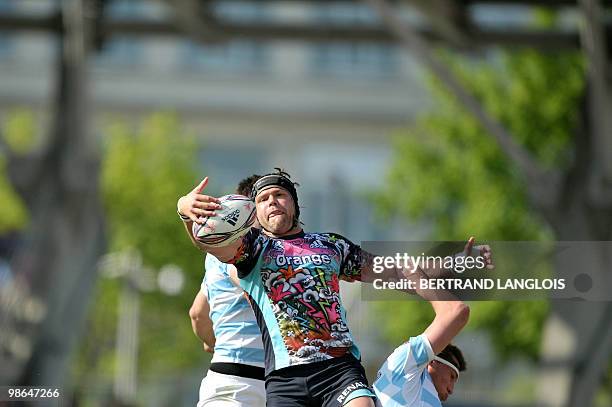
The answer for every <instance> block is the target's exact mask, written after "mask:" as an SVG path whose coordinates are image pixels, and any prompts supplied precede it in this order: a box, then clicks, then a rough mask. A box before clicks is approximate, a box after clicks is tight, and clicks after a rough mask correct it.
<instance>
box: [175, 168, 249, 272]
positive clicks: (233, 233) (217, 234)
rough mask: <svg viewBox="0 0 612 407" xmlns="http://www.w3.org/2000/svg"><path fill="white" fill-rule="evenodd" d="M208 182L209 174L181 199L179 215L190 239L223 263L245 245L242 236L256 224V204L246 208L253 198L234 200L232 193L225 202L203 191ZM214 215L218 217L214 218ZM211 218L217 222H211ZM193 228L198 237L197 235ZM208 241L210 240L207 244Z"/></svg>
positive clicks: (178, 205)
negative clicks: (254, 222)
mask: <svg viewBox="0 0 612 407" xmlns="http://www.w3.org/2000/svg"><path fill="white" fill-rule="evenodd" d="M206 185H208V177H205V178H204V179H203V180H202V182H200V183H199V184H198V185H197V186H196V187H195V188H194V189H193V190H191V191H190V192H189V193H188V194H187V195H185V196H182V197H181V198H179V200H178V202H177V210H178V214H179V216H180V217H181V219H182V220H183V222H184V224H185V231H186V232H187V235H188V236H189V239H190V240H191V242H192V243H193V244H194V245H195V246H196V247H197V248H199V249H200V250H202V251H205V252H207V253H210V254H212V255H214V256H215V257H217V258H218V259H219V260H220V261H222V262H228V261H230V260H232V259H233V258H234V257H235V256H236V253H237V252H238V250H239V249H240V247H241V245H242V236H243V235H244V234H246V233H247V232H248V230H249V228H250V225H251V224H252V223H253V220H254V215H253V216H251V215H252V213H251V209H253V211H254V206H253V208H251V207H248V208H247V206H248V205H250V201H248V202H246V201H245V198H244V197H242V199H232V198H231V197H232V196H227V197H229V198H227V199H226V200H224V201H222V200H221V199H219V198H215V197H213V196H210V195H206V194H203V193H202V192H203V191H204V189H205V188H206ZM234 197H235V196H234ZM222 198H223V197H222ZM236 210H237V211H236ZM225 212H228V213H225ZM215 217H217V218H219V219H214V218H215ZM207 219H208V222H207ZM211 219H212V220H214V222H212V221H210V220H211ZM216 228H217V229H218V230H216ZM225 229H227V230H225ZM194 230H195V231H196V233H198V236H196V235H195V234H194ZM205 242H206V243H205ZM208 242H211V243H210V244H207V243H208ZM212 242H215V243H214V244H213V243H212Z"/></svg>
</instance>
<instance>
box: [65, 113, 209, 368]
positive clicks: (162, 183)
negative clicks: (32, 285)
mask: <svg viewBox="0 0 612 407" xmlns="http://www.w3.org/2000/svg"><path fill="white" fill-rule="evenodd" d="M196 153H197V145H196V143H195V141H194V138H193V137H191V136H189V135H186V134H184V131H183V130H182V129H181V127H180V126H179V123H178V120H177V118H176V117H175V116H174V115H171V114H155V115H153V116H151V117H150V118H148V119H146V120H145V121H144V123H143V124H142V126H141V127H140V128H138V129H137V130H134V129H132V128H130V127H129V126H128V125H126V124H125V123H113V124H112V125H110V126H109V127H108V131H107V137H106V145H105V154H104V159H103V163H102V175H101V188H102V193H103V199H104V207H105V210H106V217H107V226H108V237H109V251H112V252H118V251H125V250H137V251H138V252H140V254H141V255H142V258H143V263H144V265H145V266H147V267H151V268H154V269H156V270H158V269H159V268H160V267H162V266H163V265H166V264H175V265H178V266H180V267H181V268H182V270H183V272H184V273H185V277H186V283H185V286H184V289H183V292H182V293H181V294H180V295H177V296H175V297H169V296H166V295H163V294H161V293H160V292H158V291H153V292H151V293H147V294H143V295H142V297H141V322H140V346H139V368H138V370H139V372H150V371H155V372H156V374H164V373H169V372H173V371H179V370H181V371H182V370H183V369H184V368H186V367H192V366H194V365H196V366H197V365H198V364H199V363H202V361H203V359H204V358H205V356H204V352H203V350H202V346H201V344H200V342H199V340H198V339H197V338H196V337H195V336H194V334H193V332H192V331H191V325H190V322H189V317H188V310H189V307H190V305H191V303H192V301H193V298H194V296H195V294H196V293H197V291H198V290H199V286H200V282H201V279H202V272H203V267H202V266H203V256H202V253H201V252H199V251H198V250H196V249H194V248H193V247H192V245H191V243H190V242H189V239H188V237H187V236H186V234H185V230H184V226H183V223H182V222H181V221H180V219H179V218H178V216H177V214H176V201H177V199H178V198H179V197H180V196H181V195H184V194H185V193H186V192H187V190H188V189H189V188H190V187H191V186H192V185H196V184H197V181H198V179H197V175H196V169H195V163H196ZM119 284H120V283H119V282H118V281H117V280H107V279H102V280H101V281H100V283H99V285H98V288H97V293H96V296H95V301H94V305H93V307H92V310H91V314H90V323H89V325H90V329H91V332H92V335H88V336H87V337H86V338H85V341H84V342H85V343H84V344H83V345H82V348H81V353H80V362H81V363H80V365H79V367H78V368H77V375H78V374H80V373H82V372H91V371H92V370H93V371H95V372H96V373H98V374H99V373H102V374H108V375H110V374H111V373H112V371H113V369H114V365H113V363H114V362H113V361H114V350H115V335H116V324H117V310H116V309H117V298H118V292H119V289H120V285H119Z"/></svg>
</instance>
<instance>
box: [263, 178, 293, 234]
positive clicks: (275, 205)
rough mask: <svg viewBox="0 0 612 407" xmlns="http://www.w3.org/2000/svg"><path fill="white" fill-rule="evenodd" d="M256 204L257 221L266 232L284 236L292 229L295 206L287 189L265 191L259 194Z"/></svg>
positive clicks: (276, 188) (274, 188)
mask: <svg viewBox="0 0 612 407" xmlns="http://www.w3.org/2000/svg"><path fill="white" fill-rule="evenodd" d="M255 204H256V205H257V219H258V220H259V223H260V224H261V226H262V227H263V228H264V229H265V230H267V231H269V232H271V233H273V234H275V235H283V234H285V233H287V232H289V231H290V230H291V229H292V227H293V218H294V216H295V204H294V202H293V198H292V197H291V195H290V194H289V192H287V190H286V189H284V188H278V187H272V188H268V189H265V190H263V191H262V192H260V193H259V194H257V196H256V197H255Z"/></svg>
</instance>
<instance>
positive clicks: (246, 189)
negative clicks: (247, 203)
mask: <svg viewBox="0 0 612 407" xmlns="http://www.w3.org/2000/svg"><path fill="white" fill-rule="evenodd" d="M260 178H261V175H257V174H253V175H251V176H250V177H246V178H245V179H243V180H242V181H240V182H239V183H238V187H237V188H236V193H237V194H239V195H244V196H251V190H252V189H253V185H254V184H255V183H256V182H257V181H258V180H259V179H260Z"/></svg>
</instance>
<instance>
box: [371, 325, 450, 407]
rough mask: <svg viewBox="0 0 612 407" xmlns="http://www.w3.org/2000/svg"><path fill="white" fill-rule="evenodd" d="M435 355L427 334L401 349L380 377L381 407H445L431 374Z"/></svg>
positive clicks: (377, 377)
mask: <svg viewBox="0 0 612 407" xmlns="http://www.w3.org/2000/svg"><path fill="white" fill-rule="evenodd" d="M434 356H435V355H434V353H433V350H432V348H431V344H430V343H429V340H428V339H427V337H426V336H425V334H422V335H419V336H417V337H416V338H410V340H409V341H408V342H406V343H404V344H403V345H401V346H399V347H398V348H397V349H395V351H394V352H393V353H392V354H391V356H389V357H388V358H387V360H386V361H385V363H384V364H383V365H382V367H381V368H380V370H379V371H378V375H377V376H376V381H375V382H374V385H373V387H374V392H375V393H376V396H377V397H378V402H379V403H380V404H377V406H383V407H406V406H410V407H442V404H441V403H440V399H439V398H438V392H437V391H436V388H435V386H434V384H433V381H432V380H431V376H430V375H429V372H427V364H428V363H429V362H431V361H432V360H433V358H434Z"/></svg>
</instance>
